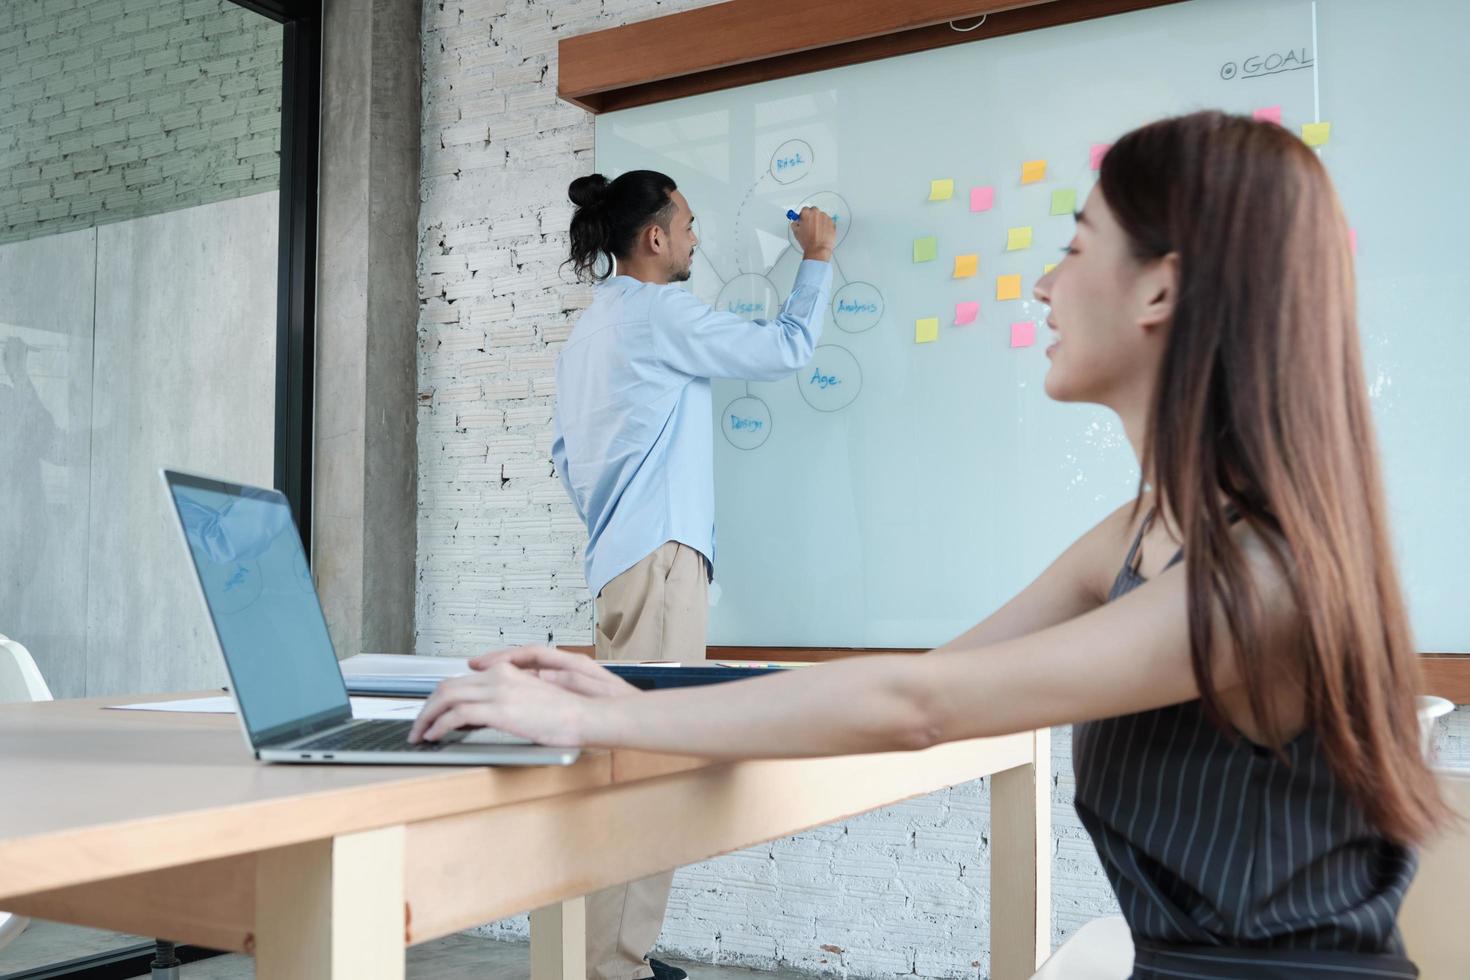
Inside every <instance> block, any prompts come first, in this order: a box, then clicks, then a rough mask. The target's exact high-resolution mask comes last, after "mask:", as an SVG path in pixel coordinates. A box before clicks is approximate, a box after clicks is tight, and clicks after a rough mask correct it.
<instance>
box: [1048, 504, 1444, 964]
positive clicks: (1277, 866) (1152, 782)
mask: <svg viewBox="0 0 1470 980" xmlns="http://www.w3.org/2000/svg"><path fill="white" fill-rule="evenodd" d="M1147 527H1148V522H1147V521H1145V522H1144V527H1143V529H1142V530H1140V532H1139V536H1138V538H1137V539H1136V540H1135V541H1134V542H1133V547H1132V548H1131V549H1130V550H1129V552H1128V559H1127V561H1126V563H1125V564H1124V566H1123V569H1122V571H1120V572H1119V573H1118V577H1117V580H1116V581H1115V582H1114V583H1113V588H1112V591H1111V593H1110V594H1109V596H1108V601H1110V602H1111V601H1112V600H1114V599H1117V598H1118V597H1120V596H1122V595H1124V594H1126V593H1128V592H1130V591H1132V590H1133V589H1135V588H1137V587H1138V586H1140V585H1142V584H1143V582H1144V579H1143V578H1142V577H1141V576H1140V575H1139V574H1138V571H1137V568H1136V565H1135V559H1136V556H1137V552H1138V547H1139V543H1140V541H1141V540H1142V537H1143V531H1144V530H1146V529H1147ZM1182 557H1183V553H1182V552H1181V553H1180V554H1178V555H1175V556H1174V559H1173V560H1172V561H1171V562H1170V563H1169V564H1170V566H1172V565H1174V564H1175V563H1177V562H1178V561H1179V560H1180V559H1181V558H1182ZM1072 739H1073V748H1072V752H1073V765H1074V767H1075V769H1076V780H1077V792H1076V807H1077V813H1078V815H1079V816H1080V817H1081V819H1082V824H1083V826H1084V827H1086V828H1087V832H1088V833H1089V834H1090V835H1091V837H1092V840H1093V844H1094V845H1095V846H1096V848H1097V853H1098V857H1099V858H1100V859H1101V860H1102V865H1103V868H1104V870H1105V871H1106V872H1107V875H1108V879H1109V880H1110V881H1111V883H1112V886H1113V890H1114V892H1115V893H1116V894H1117V897H1118V904H1119V905H1120V906H1121V907H1122V911H1123V916H1124V918H1126V919H1127V921H1128V925H1129V928H1130V929H1131V930H1132V932H1133V937H1134V943H1135V947H1136V948H1137V954H1136V959H1135V963H1134V974H1133V976H1134V978H1135V980H1143V978H1150V980H1152V978H1155V977H1157V978H1172V977H1274V976H1278V975H1279V976H1283V977H1286V976H1296V977H1317V976H1329V975H1340V976H1352V977H1361V978H1364V980H1367V978H1371V977H1378V976H1384V977H1414V976H1417V975H1418V971H1417V970H1415V969H1414V967H1413V965H1412V964H1411V963H1409V961H1408V960H1407V959H1404V958H1403V955H1402V954H1403V948H1402V942H1401V940H1400V938H1399V934H1398V928H1397V925H1396V919H1397V916H1398V908H1399V903H1400V902H1401V901H1402V899H1403V896H1404V892H1405V891H1406V890H1407V888H1408V886H1409V882H1410V880H1411V879H1412V878H1413V875H1414V870H1415V867H1416V856H1415V854H1414V852H1413V851H1412V850H1410V849H1407V848H1404V847H1401V846H1399V845H1396V844H1393V843H1391V842H1389V841H1388V840H1386V839H1385V838H1383V837H1382V836H1380V835H1379V834H1378V833H1377V832H1375V831H1374V830H1373V828H1372V827H1370V826H1369V824H1368V822H1367V820H1366V819H1365V817H1364V816H1363V814H1362V812H1361V811H1360V810H1359V808H1358V807H1357V806H1356V805H1355V804H1354V803H1352V801H1351V800H1349V799H1348V798H1347V796H1346V795H1345V793H1344V792H1343V791H1342V790H1341V789H1340V788H1339V787H1338V786H1337V784H1336V780H1335V779H1334V778H1333V775H1332V772H1331V769H1330V768H1329V767H1328V765H1327V761H1326V759H1325V757H1324V750H1323V748H1322V746H1321V744H1320V743H1319V742H1318V740H1317V738H1316V736H1315V734H1314V733H1313V732H1311V731H1310V730H1309V731H1307V732H1305V733H1303V734H1302V735H1301V736H1299V737H1298V738H1296V739H1295V740H1293V741H1292V742H1291V743H1290V744H1289V745H1288V746H1287V747H1286V750H1285V755H1286V761H1285V762H1283V761H1282V760H1281V759H1280V758H1278V757H1277V755H1276V754H1275V753H1273V752H1270V751H1268V750H1266V749H1264V748H1262V747H1260V746H1258V745H1256V744H1255V743H1253V742H1251V741H1250V740H1248V739H1246V738H1245V737H1244V736H1237V737H1236V738H1233V739H1232V738H1230V737H1227V736H1226V735H1225V734H1224V733H1222V732H1221V731H1220V730H1219V729H1218V728H1217V727H1216V726H1215V725H1213V724H1211V723H1210V722H1209V720H1207V719H1206V717H1205V713H1204V710H1203V707H1202V705H1201V702H1200V701H1199V700H1194V701H1189V702H1186V703H1184V704H1178V705H1172V706H1170V707H1167V708H1161V709H1158V710H1156V711H1144V712H1140V713H1138V714H1132V715H1123V716H1121V717H1117V718H1108V719H1105V720H1102V721H1096V722H1088V723H1085V724H1079V725H1076V726H1074V728H1073V734H1072Z"/></svg>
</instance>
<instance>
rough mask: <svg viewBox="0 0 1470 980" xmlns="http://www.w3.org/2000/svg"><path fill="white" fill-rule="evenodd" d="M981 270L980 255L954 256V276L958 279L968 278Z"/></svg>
mask: <svg viewBox="0 0 1470 980" xmlns="http://www.w3.org/2000/svg"><path fill="white" fill-rule="evenodd" d="M979 271H980V256H978V255H956V256H955V257H954V277H955V278H956V279H968V278H969V277H970V276H973V275H974V274H975V273H977V272H979Z"/></svg>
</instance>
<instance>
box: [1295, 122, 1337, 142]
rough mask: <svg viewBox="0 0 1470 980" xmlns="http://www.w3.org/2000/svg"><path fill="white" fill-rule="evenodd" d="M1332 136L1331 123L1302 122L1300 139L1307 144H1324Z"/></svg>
mask: <svg viewBox="0 0 1470 980" xmlns="http://www.w3.org/2000/svg"><path fill="white" fill-rule="evenodd" d="M1331 137H1332V123H1330V122H1314V123H1302V141H1303V142H1304V143H1306V144H1307V145H1308V146H1326V145H1327V141H1328V139H1330V138H1331Z"/></svg>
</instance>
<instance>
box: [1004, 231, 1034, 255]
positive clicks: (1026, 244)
mask: <svg viewBox="0 0 1470 980" xmlns="http://www.w3.org/2000/svg"><path fill="white" fill-rule="evenodd" d="M1030 247H1031V226H1030V225H1026V226H1025V227H1024V228H1012V229H1011V230H1010V231H1008V232H1006V251H1007V252H1015V251H1019V250H1020V249H1023V248H1030Z"/></svg>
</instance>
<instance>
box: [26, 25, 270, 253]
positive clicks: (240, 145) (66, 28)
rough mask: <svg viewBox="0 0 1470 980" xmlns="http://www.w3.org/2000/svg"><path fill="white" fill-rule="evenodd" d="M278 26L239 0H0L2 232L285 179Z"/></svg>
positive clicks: (140, 210)
mask: <svg viewBox="0 0 1470 980" xmlns="http://www.w3.org/2000/svg"><path fill="white" fill-rule="evenodd" d="M281 36H282V35H281V27H280V25H278V24H275V23H273V22H271V21H269V20H266V19H265V18H264V17H261V16H259V15H256V14H252V13H249V12H248V11H246V10H244V9H242V8H240V7H237V6H235V5H234V4H232V3H229V2H228V0H5V2H4V3H0V242H6V241H15V240H18V239H23V238H33V237H36V236H38V235H48V234H56V233H58V232H62V231H68V230H71V229H74V228H83V227H89V226H91V225H95V224H102V223H105V222H109V221H121V220H123V219H126V218H136V217H140V216H142V215H145V214H154V213H157V212H161V211H173V210H177V209H179V208H184V207H190V206H193V205H197V204H205V203H209V202H212V201H219V200H224V199H227V198H234V197H243V196H245V195H247V194H254V193H257V192H259V191H264V190H272V189H274V188H275V187H276V186H277V183H278V181H279V174H280V101H281Z"/></svg>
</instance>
